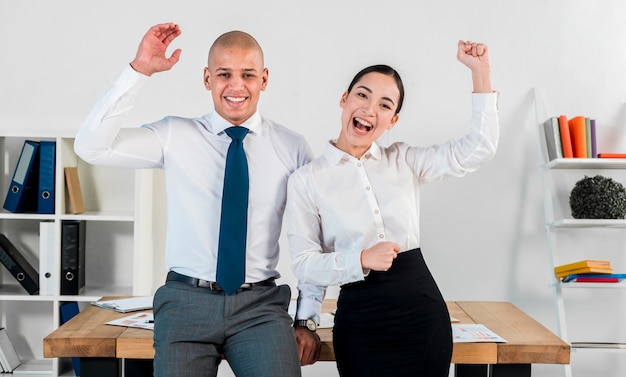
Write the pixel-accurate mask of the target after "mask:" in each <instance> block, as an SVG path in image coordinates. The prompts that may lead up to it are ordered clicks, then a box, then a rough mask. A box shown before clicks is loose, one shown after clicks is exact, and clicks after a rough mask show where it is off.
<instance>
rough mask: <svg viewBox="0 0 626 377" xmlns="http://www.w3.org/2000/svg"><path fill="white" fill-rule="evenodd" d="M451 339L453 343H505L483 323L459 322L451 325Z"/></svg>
mask: <svg viewBox="0 0 626 377" xmlns="http://www.w3.org/2000/svg"><path fill="white" fill-rule="evenodd" d="M452 341H453V342H454V343H475V342H491V343H506V340H504V339H502V338H501V337H500V336H499V335H498V334H496V333H494V332H493V331H491V330H489V329H488V328H487V327H485V326H484V325H479V324H460V323H458V324H457V323H455V324H453V325H452Z"/></svg>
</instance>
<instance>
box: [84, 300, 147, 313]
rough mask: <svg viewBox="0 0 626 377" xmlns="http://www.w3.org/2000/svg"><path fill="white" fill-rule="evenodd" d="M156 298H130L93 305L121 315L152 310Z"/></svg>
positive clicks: (99, 302)
mask: <svg viewBox="0 0 626 377" xmlns="http://www.w3.org/2000/svg"><path fill="white" fill-rule="evenodd" d="M153 299H154V296H142V297H129V298H120V299H117V300H107V301H94V302H92V303H91V304H92V305H96V306H99V307H101V308H105V309H112V310H115V311H116V312H119V313H128V312H134V311H137V310H146V309H152V300H153Z"/></svg>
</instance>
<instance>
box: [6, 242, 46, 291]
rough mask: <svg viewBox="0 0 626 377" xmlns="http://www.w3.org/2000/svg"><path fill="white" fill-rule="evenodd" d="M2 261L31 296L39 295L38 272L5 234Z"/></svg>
mask: <svg viewBox="0 0 626 377" xmlns="http://www.w3.org/2000/svg"><path fill="white" fill-rule="evenodd" d="M0 260H1V261H2V264H4V267H6V268H7V270H9V272H10V273H11V275H13V277H14V278H15V279H16V280H17V281H18V282H19V283H20V284H21V285H22V287H24V289H26V291H28V293H29V294H31V295H36V294H38V293H39V274H38V273H37V270H35V269H34V268H33V266H32V265H31V264H30V263H29V262H28V261H27V260H26V258H25V257H24V255H22V253H21V252H20V251H19V250H18V249H17V248H16V247H15V245H13V244H12V243H11V241H9V239H8V238H7V237H6V236H5V235H4V234H0Z"/></svg>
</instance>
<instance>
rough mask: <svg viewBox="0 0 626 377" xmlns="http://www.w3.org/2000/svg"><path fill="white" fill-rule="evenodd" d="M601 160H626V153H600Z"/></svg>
mask: <svg viewBox="0 0 626 377" xmlns="http://www.w3.org/2000/svg"><path fill="white" fill-rule="evenodd" d="M598 157H599V158H626V153H598Z"/></svg>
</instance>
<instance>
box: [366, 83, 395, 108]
mask: <svg viewBox="0 0 626 377" xmlns="http://www.w3.org/2000/svg"><path fill="white" fill-rule="evenodd" d="M357 89H363V90H365V91H366V92H368V93H370V94H371V93H373V92H372V89H370V88H368V87H367V86H364V85H359V86H357ZM383 99H384V100H386V101H389V102H391V103H392V104H393V105H395V104H396V103H395V102H393V100H392V99H391V98H389V97H383Z"/></svg>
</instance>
